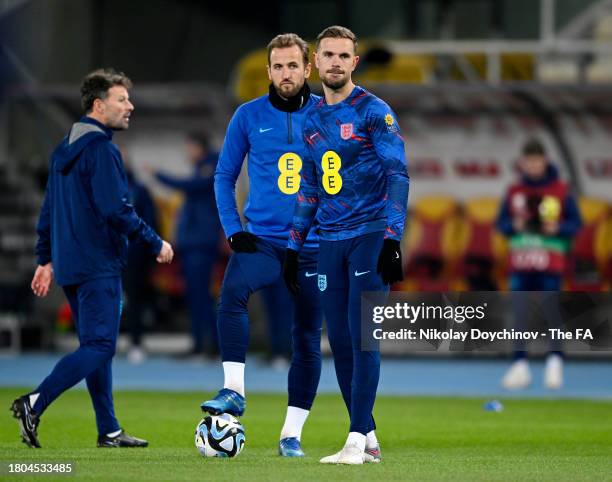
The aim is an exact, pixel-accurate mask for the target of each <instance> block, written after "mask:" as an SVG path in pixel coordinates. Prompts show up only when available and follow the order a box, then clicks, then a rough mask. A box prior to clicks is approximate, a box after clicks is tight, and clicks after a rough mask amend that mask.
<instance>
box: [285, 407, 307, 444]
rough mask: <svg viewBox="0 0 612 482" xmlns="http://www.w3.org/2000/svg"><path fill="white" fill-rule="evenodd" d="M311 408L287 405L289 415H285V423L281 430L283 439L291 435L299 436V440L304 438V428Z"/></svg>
mask: <svg viewBox="0 0 612 482" xmlns="http://www.w3.org/2000/svg"><path fill="white" fill-rule="evenodd" d="M309 413H310V410H304V409H303V408H298V407H291V406H289V407H287V416H286V417H285V425H283V429H282V430H281V434H280V438H281V440H282V439H284V438H289V437H297V439H298V440H300V439H301V438H302V428H303V427H304V424H305V423H306V419H307V418H308V414H309Z"/></svg>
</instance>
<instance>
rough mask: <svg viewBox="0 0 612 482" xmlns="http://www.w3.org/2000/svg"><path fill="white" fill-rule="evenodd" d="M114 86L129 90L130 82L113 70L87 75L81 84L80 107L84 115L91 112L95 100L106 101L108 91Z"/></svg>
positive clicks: (98, 71) (97, 71)
mask: <svg viewBox="0 0 612 482" xmlns="http://www.w3.org/2000/svg"><path fill="white" fill-rule="evenodd" d="M115 85H121V86H123V87H125V88H126V89H131V88H132V81H131V80H130V79H129V78H128V77H127V76H126V75H125V74H124V73H123V72H119V71H117V70H115V69H113V68H106V69H97V70H94V71H93V72H90V73H89V74H87V75H86V76H85V78H84V79H83V83H82V84H81V106H82V107H83V110H84V111H85V113H89V112H91V110H92V109H93V104H94V101H95V100H96V99H102V100H104V99H106V96H107V95H108V89H110V88H111V87H114V86H115Z"/></svg>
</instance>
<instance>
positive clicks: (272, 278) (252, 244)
mask: <svg viewBox="0 0 612 482" xmlns="http://www.w3.org/2000/svg"><path fill="white" fill-rule="evenodd" d="M268 62H269V65H268V76H269V78H270V80H271V82H272V85H271V86H270V93H269V95H266V96H263V97H259V98H258V99H255V100H253V101H251V102H247V103H246V104H243V105H241V106H240V107H239V108H238V110H237V111H236V113H235V114H234V116H233V118H232V120H231V122H230V124H229V126H228V128H227V134H226V137H225V141H224V143H223V149H222V150H221V154H220V157H219V163H218V165H217V170H216V173H215V194H216V196H217V207H218V209H219V216H220V218H221V224H222V226H223V229H224V231H225V234H226V236H227V238H228V241H229V243H230V246H231V248H232V250H233V251H234V254H233V255H232V257H231V259H230V262H229V265H228V267H227V271H226V273H225V279H224V280H223V287H222V289H221V302H220V305H219V313H218V325H219V343H220V348H221V356H222V361H223V371H224V375H225V382H224V388H223V389H222V390H221V391H220V392H219V393H218V394H217V396H216V397H215V398H214V399H212V400H208V401H205V402H204V403H203V404H202V406H201V407H202V410H205V411H208V412H210V413H224V412H227V413H231V414H233V415H242V414H243V413H244V409H245V398H244V365H245V358H246V350H247V344H248V339H249V319H248V313H247V301H248V299H249V296H250V295H251V293H253V292H254V291H257V290H259V289H261V288H263V287H266V286H269V285H271V284H273V283H274V282H276V281H277V280H278V279H280V276H281V267H282V262H283V256H284V247H285V245H286V244H287V238H288V236H289V226H290V224H291V215H292V212H293V205H294V203H295V195H296V193H297V191H298V189H299V187H300V169H301V164H302V157H303V155H304V151H305V148H304V141H303V138H302V124H303V122H304V118H305V117H306V115H307V113H308V112H309V111H310V110H311V109H312V107H313V106H314V104H315V103H316V102H318V100H319V97H317V96H314V95H311V94H310V90H309V88H308V84H307V83H306V79H307V78H308V76H309V75H310V63H309V61H308V45H307V44H306V42H304V41H303V40H302V39H301V38H300V37H298V36H297V35H295V34H283V35H278V36H277V37H275V38H274V39H273V40H272V41H271V42H270V44H268ZM247 154H248V175H249V184H250V191H249V198H248V200H247V203H246V206H245V209H244V215H245V218H246V221H247V223H246V226H245V227H244V228H243V225H242V222H241V220H240V216H239V214H238V209H237V207H236V199H235V195H234V192H235V186H236V179H237V178H238V174H239V173H240V170H241V167H242V164H243V162H244V158H245V156H246V155H247ZM305 237H306V239H305V243H304V250H303V251H302V256H301V257H300V264H299V277H300V280H301V283H302V291H301V293H300V296H299V297H297V298H296V299H295V302H294V304H295V310H294V313H287V323H291V321H292V320H293V329H292V341H293V357H292V360H291V368H290V370H289V380H288V392H289V401H288V408H287V417H286V419H285V424H284V426H283V428H282V430H281V436H280V438H281V440H280V442H279V454H280V455H281V456H289V457H296V456H298V457H300V456H303V455H304V452H303V451H302V449H301V444H300V437H301V433H302V427H303V425H304V423H305V421H306V417H307V416H308V413H309V411H310V408H311V406H312V403H313V400H314V397H315V395H316V391H317V386H318V384H319V377H320V374H321V353H320V343H321V311H320V304H319V296H318V292H317V287H316V271H317V270H316V264H317V246H318V243H317V238H316V235H315V233H314V232H313V231H311V232H310V233H309V234H308V235H307V236H306V233H305ZM285 291H286V290H285ZM287 296H288V293H287Z"/></svg>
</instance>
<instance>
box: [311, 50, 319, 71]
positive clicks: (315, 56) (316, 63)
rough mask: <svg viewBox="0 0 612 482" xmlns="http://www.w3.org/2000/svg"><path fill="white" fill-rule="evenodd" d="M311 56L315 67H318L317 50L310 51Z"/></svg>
mask: <svg viewBox="0 0 612 482" xmlns="http://www.w3.org/2000/svg"><path fill="white" fill-rule="evenodd" d="M312 58H313V60H314V64H315V67H316V68H317V69H318V68H319V55H318V54H317V52H313V53H312Z"/></svg>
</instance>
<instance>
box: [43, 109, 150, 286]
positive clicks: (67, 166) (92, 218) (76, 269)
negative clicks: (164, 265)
mask: <svg viewBox="0 0 612 482" xmlns="http://www.w3.org/2000/svg"><path fill="white" fill-rule="evenodd" d="M112 137H113V132H112V130H111V129H108V128H107V127H105V126H104V125H103V124H101V123H99V122H97V121H95V120H94V119H91V118H89V117H82V118H81V119H80V120H79V122H77V123H76V124H74V125H73V126H72V128H71V129H70V133H69V134H68V135H67V136H66V137H65V138H64V139H63V140H62V142H61V143H60V145H59V146H58V147H57V148H56V149H55V151H54V152H53V154H51V160H50V162H49V178H48V181H47V189H46V193H45V199H44V202H43V206H42V209H41V213H40V218H39V220H38V226H37V232H38V236H39V239H38V243H37V244H36V254H37V256H38V264H40V265H44V264H47V263H48V262H50V261H52V262H53V270H54V276H55V280H56V281H57V283H58V284H59V285H61V286H64V285H72V284H78V283H82V282H84V281H87V280H91V279H95V278H104V277H108V276H119V275H121V271H122V270H123V268H124V267H125V264H126V261H127V251H128V237H129V238H130V239H135V240H140V241H142V242H144V243H146V245H147V247H148V249H149V253H150V254H151V255H152V256H154V255H157V254H159V251H160V250H161V246H162V241H161V239H160V238H159V236H158V235H157V234H156V233H155V231H153V230H152V229H151V228H150V227H149V226H148V225H147V224H146V223H145V222H144V221H143V220H142V219H140V217H138V215H137V214H136V213H135V211H134V207H133V206H132V205H131V204H130V202H129V197H128V185H127V177H126V174H125V170H124V167H123V160H122V159H121V154H120V152H119V149H118V148H117V146H116V145H115V144H113V143H112V142H111V139H112Z"/></svg>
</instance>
